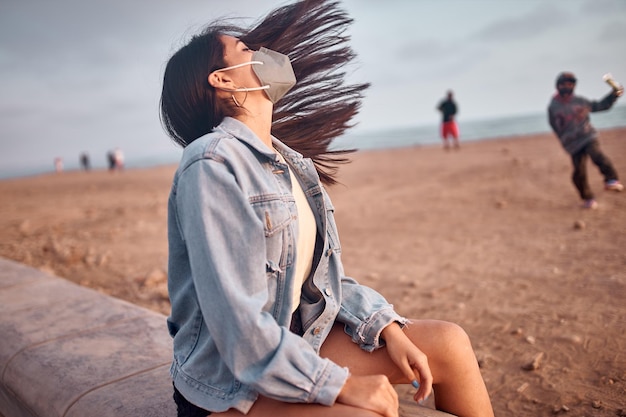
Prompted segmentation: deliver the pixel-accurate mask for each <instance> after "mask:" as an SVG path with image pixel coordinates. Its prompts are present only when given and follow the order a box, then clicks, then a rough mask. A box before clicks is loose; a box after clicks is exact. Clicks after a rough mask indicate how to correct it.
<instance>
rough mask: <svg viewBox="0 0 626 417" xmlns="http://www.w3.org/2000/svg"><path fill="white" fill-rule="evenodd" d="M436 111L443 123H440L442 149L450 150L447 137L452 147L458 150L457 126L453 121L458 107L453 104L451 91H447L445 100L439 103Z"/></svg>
mask: <svg viewBox="0 0 626 417" xmlns="http://www.w3.org/2000/svg"><path fill="white" fill-rule="evenodd" d="M437 110H439V111H440V112H441V114H442V116H443V121H442V123H441V139H443V147H444V149H446V150H448V149H450V145H449V144H448V137H449V136H451V137H452V142H453V144H454V147H455V148H456V149H459V148H460V145H459V126H458V125H457V124H456V120H455V119H454V117H455V116H456V113H457V111H458V107H457V105H456V103H455V102H454V99H453V93H452V90H449V91H448V95H447V97H446V99H445V100H443V101H441V103H439V106H438V107H437Z"/></svg>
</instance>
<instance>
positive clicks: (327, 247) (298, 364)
mask: <svg viewBox="0 0 626 417" xmlns="http://www.w3.org/2000/svg"><path fill="white" fill-rule="evenodd" d="M349 23H350V19H349V18H348V17H347V16H346V15H345V14H344V13H343V12H342V11H340V10H338V9H337V8H336V5H335V4H334V3H328V2H326V1H324V0H305V1H302V2H299V3H295V4H293V5H289V6H285V7H282V8H280V9H277V10H276V11H274V12H272V13H271V14H270V15H268V17H267V18H266V19H264V20H263V21H262V22H261V23H260V24H259V25H257V26H256V27H255V28H253V29H252V30H250V31H245V30H239V29H237V28H234V27H224V26H216V25H213V26H210V27H208V28H207V29H205V30H204V31H203V32H202V33H201V34H199V35H197V36H195V37H194V38H193V39H192V40H191V41H190V42H189V43H188V44H187V45H185V46H183V47H182V48H181V49H180V50H178V51H177V52H176V53H175V54H174V55H173V56H172V57H171V59H170V60H169V62H168V64H167V66H166V69H165V74H164V80H163V92H162V96H161V119H162V122H163V125H164V127H165V129H166V131H167V132H168V133H169V135H170V136H171V137H172V138H173V139H174V140H175V141H176V142H177V143H179V144H181V145H182V146H183V147H184V148H185V149H184V152H183V156H182V159H181V162H180V166H179V168H178V170H177V172H176V175H175V177H174V181H173V185H172V190H171V194H170V199H169V214H168V240H169V281H168V284H169V293H170V300H171V304H172V312H171V315H170V317H169V318H168V326H169V331H170V334H171V335H172V337H173V343H174V360H173V364H172V368H171V374H172V378H173V383H174V399H175V401H176V403H177V405H178V415H179V416H205V415H208V414H211V415H224V416H240V415H242V414H246V415H249V416H272V417H275V416H298V417H303V416H326V417H327V416H357V417H358V416H386V417H396V416H398V398H397V394H396V392H395V390H394V389H393V387H392V384H399V383H407V384H408V383H413V385H414V386H415V387H416V392H415V395H414V398H415V400H416V401H422V400H424V399H425V398H426V397H428V396H429V395H430V394H431V391H432V389H433V387H434V394H435V398H436V404H437V407H438V408H440V409H442V410H447V411H449V412H452V413H455V414H457V415H459V416H492V415H493V412H492V411H491V405H490V402H489V397H488V394H487V391H486V388H485V385H484V383H483V380H482V377H481V375H480V371H479V369H478V365H477V362H476V359H475V357H474V353H473V350H472V347H471V344H470V342H469V340H468V337H467V335H466V334H465V332H464V331H463V330H462V329H460V328H459V327H458V326H456V325H454V324H451V323H446V322H439V321H422V320H407V319H406V318H403V317H401V316H399V315H398V314H397V313H396V312H395V311H394V310H393V307H392V306H391V305H390V304H389V303H388V302H387V301H385V299H384V298H383V297H382V296H381V295H380V294H378V293H377V292H375V291H374V290H372V289H370V288H367V287H364V286H361V285H359V284H358V283H357V282H356V281H355V280H353V279H352V278H349V277H347V276H345V274H344V271H343V267H342V263H341V258H340V255H341V246H340V243H339V239H338V235H337V230H336V225H335V221H334V217H333V211H334V208H333V206H332V203H331V201H330V199H329V197H328V194H327V193H326V191H325V189H324V186H323V185H322V184H323V183H325V184H332V183H333V182H334V181H335V180H334V172H335V171H334V164H335V163H337V162H345V159H344V158H343V156H342V154H341V152H333V151H329V150H328V146H329V144H330V143H331V141H332V139H333V138H334V137H336V136H337V135H339V134H341V133H342V132H343V131H344V130H345V129H346V128H347V127H348V123H349V121H350V119H351V117H352V116H353V115H354V114H355V113H356V111H357V110H358V107H359V103H360V99H361V92H362V90H363V89H365V88H366V87H367V85H352V86H346V85H344V82H343V73H340V72H337V71H334V70H335V69H337V68H340V67H342V66H343V65H344V64H346V63H347V62H349V61H350V60H351V59H352V57H353V55H352V51H351V50H350V49H349V48H348V47H346V46H345V45H344V44H345V42H346V41H347V38H346V37H345V36H343V31H344V29H345V27H346V26H347V25H348V24H349ZM263 47H267V48H271V49H265V48H263ZM274 50H278V51H281V52H285V53H289V57H287V56H286V55H282V54H280V53H278V52H274ZM292 64H293V65H292ZM296 79H298V83H297V84H295V85H294V83H295V81H296ZM285 94H286V96H285ZM283 96H284V98H283Z"/></svg>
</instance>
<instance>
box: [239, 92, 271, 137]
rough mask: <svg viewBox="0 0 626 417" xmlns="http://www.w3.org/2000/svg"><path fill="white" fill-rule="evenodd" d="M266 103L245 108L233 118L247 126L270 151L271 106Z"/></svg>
mask: <svg viewBox="0 0 626 417" xmlns="http://www.w3.org/2000/svg"><path fill="white" fill-rule="evenodd" d="M266 103H267V104H269V106H268V105H266ZM266 103H263V105H261V106H257V107H254V106H250V107H248V106H246V111H245V112H243V113H242V114H240V115H238V116H235V118H236V119H237V120H239V121H240V122H242V123H244V124H245V125H246V126H248V127H249V128H250V130H252V131H253V132H254V133H255V134H256V135H257V137H258V138H259V139H261V141H263V143H265V144H266V145H267V147H268V148H270V149H272V111H273V105H272V103H271V102H269V101H266Z"/></svg>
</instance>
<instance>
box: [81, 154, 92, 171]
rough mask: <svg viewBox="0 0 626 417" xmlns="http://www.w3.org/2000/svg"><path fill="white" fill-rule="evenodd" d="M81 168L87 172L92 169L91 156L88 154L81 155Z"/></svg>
mask: <svg viewBox="0 0 626 417" xmlns="http://www.w3.org/2000/svg"><path fill="white" fill-rule="evenodd" d="M80 166H81V168H82V169H83V170H85V171H89V170H90V169H91V163H90V162H89V155H88V154H87V152H83V153H81V154H80Z"/></svg>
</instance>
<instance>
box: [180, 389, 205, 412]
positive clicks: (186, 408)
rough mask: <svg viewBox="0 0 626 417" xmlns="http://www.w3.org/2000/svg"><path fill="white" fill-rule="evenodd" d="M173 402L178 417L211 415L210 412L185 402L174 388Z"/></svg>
mask: <svg viewBox="0 0 626 417" xmlns="http://www.w3.org/2000/svg"><path fill="white" fill-rule="evenodd" d="M174 402H176V409H177V410H178V417H206V416H209V415H211V412H210V411H207V410H205V409H204V408H200V407H198V406H197V405H194V404H192V403H190V402H189V401H187V399H186V398H185V397H183V395H182V394H181V393H180V392H178V390H177V389H176V387H174Z"/></svg>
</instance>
